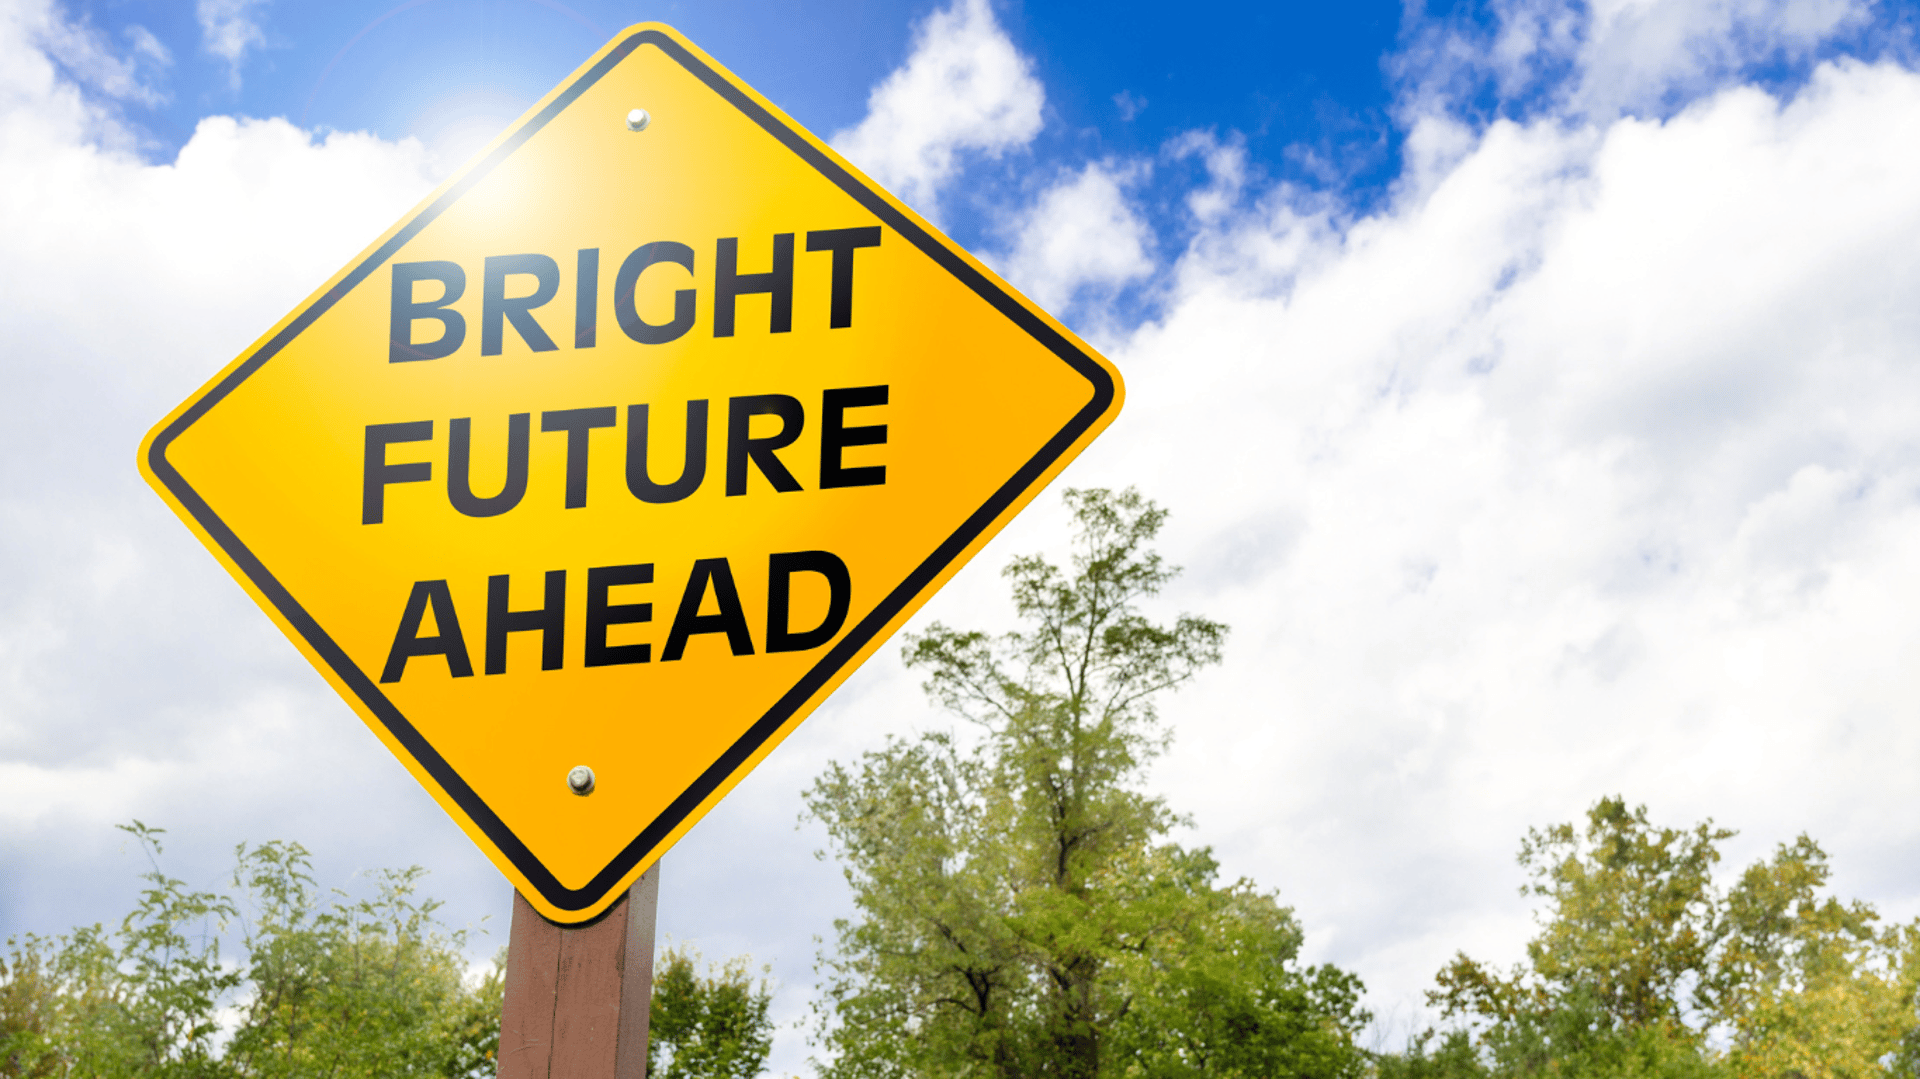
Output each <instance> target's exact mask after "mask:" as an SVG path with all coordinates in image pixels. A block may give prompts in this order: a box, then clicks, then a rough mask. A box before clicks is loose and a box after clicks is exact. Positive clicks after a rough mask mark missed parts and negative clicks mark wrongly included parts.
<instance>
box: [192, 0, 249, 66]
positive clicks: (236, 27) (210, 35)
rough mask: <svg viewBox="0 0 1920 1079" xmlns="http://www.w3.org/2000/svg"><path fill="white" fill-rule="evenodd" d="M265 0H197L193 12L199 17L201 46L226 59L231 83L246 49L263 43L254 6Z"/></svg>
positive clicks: (244, 56)
mask: <svg viewBox="0 0 1920 1079" xmlns="http://www.w3.org/2000/svg"><path fill="white" fill-rule="evenodd" d="M265 6H266V0H198V2H197V3H196V4H195V5H194V9H193V13H194V15H195V17H196V18H198V19H199V20H200V41H201V46H202V47H203V48H205V49H206V50H207V51H208V52H209V53H211V54H213V55H214V56H218V57H219V58H220V59H222V60H225V61H226V62H227V72H228V76H229V78H230V79H231V80H232V82H233V85H234V86H236V87H237V86H239V85H240V62H241V61H242V60H244V59H246V56H247V50H249V49H252V48H254V47H255V46H257V45H265V44H266V43H267V35H266V31H265V30H264V29H263V28H262V27H261V25H260V21H259V19H258V18H257V15H256V12H257V9H259V8H262V7H265Z"/></svg>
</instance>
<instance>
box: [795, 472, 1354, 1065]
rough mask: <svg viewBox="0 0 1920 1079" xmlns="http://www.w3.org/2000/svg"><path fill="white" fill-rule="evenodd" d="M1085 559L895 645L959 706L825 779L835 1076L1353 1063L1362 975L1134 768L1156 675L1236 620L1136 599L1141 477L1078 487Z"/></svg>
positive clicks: (1169, 683)
mask: <svg viewBox="0 0 1920 1079" xmlns="http://www.w3.org/2000/svg"><path fill="white" fill-rule="evenodd" d="M1067 503H1068V506H1069V508H1070V509H1071V511H1072V515H1073V518H1074V522H1075V525H1076V533H1077V534H1076V536H1075V541H1074V548H1073V554H1072V565H1071V572H1066V571H1063V570H1061V569H1060V568H1058V567H1056V566H1054V565H1052V564H1050V563H1048V562H1047V561H1045V560H1044V559H1042V558H1039V557H1023V558H1017V559H1015V560H1014V561H1013V562H1012V564H1010V565H1009V566H1008V567H1007V569H1006V572H1005V575H1006V577H1007V579H1008V580H1009V581H1010V583H1011V585H1012V592H1013V601H1014V606H1015V610H1016V612H1017V613H1018V615H1019V617H1020V619H1021V620H1022V622H1023V624H1024V625H1023V628H1022V629H1020V630H1018V631H1015V632H1011V633H1006V634H1003V635H1000V636H989V635H987V634H984V633H980V632H963V631H957V630H953V629H949V628H947V627H945V626H942V625H937V624H936V625H934V626H932V627H930V628H929V629H928V630H927V631H926V632H925V633H922V634H918V635H915V636H912V637H909V638H908V640H907V647H906V660H907V663H908V664H909V666H911V667H914V668H917V669H919V670H922V671H924V672H926V675H927V682H926V688H927V690H928V692H929V693H930V694H931V695H932V696H933V697H934V698H935V699H936V700H937V701H939V702H940V703H941V704H943V705H945V706H946V707H947V708H948V709H950V710H951V711H953V712H954V713H956V714H957V715H959V716H961V717H963V718H964V719H966V720H968V721H970V727H968V728H965V731H966V734H967V736H966V737H962V736H959V735H956V734H955V733H952V732H939V731H936V732H929V733H926V734H923V735H921V736H919V737H917V738H913V739H908V740H899V739H890V740H889V741H888V742H887V744H886V745H885V746H884V747H883V748H881V749H879V750H876V751H873V752H869V753H867V754H865V755H863V756H862V757H861V758H860V760H859V761H858V762H857V763H855V764H854V765H852V766H845V765H840V764H835V765H833V766H831V767H830V768H829V769H828V770H827V771H826V772H825V773H824V774H823V775H822V776H820V777H819V779H818V780H817V781H816V782H815V784H814V786H813V787H812V788H811V789H810V791H809V793H808V795H807V806H808V811H809V812H810V814H811V815H812V816H813V817H815V818H816V819H818V820H820V821H822V822H823V823H824V824H825V825H826V827H827V831H828V834H829V836H830V839H831V843H832V847H833V850H834V853H835V854H837V855H838V857H839V858H840V860H841V861H842V863H843V865H844V871H845V874H846V878H847V880H848V882H849V883H850V884H851V886H852V888H853V893H854V902H855V904H856V907H857V909H858V917H856V918H853V919H849V920H844V921H841V922H840V923H838V926H837V929H838V932H837V940H836V947H835V948H834V950H833V951H832V952H830V953H828V954H824V955H823V956H822V968H823V971H824V973H825V974H826V976H827V978H826V985H825V1001H824V1004H823V1006H822V1015H821V1025H820V1030H819V1041H818V1043H819V1044H821V1045H822V1046H823V1047H824V1048H825V1049H827V1050H828V1051H829V1053H830V1054H831V1056H832V1059H831V1062H830V1063H828V1064H827V1065H826V1066H825V1071H826V1073H827V1074H828V1075H831V1076H844V1077H849V1079H851V1077H868V1076H873V1077H879V1076H906V1075H913V1076H957V1075H962V1074H965V1075H989V1076H1063V1077H1073V1079H1094V1077H1099V1076H1118V1075H1140V1076H1185V1075H1200V1074H1208V1075H1263V1076H1264V1075H1276V1074H1283V1075H1299V1076H1336V1075H1344V1074H1352V1073H1354V1072H1355V1071H1356V1070H1357V1069H1358V1067H1359V1063H1360V1060H1361V1057H1360V1055H1359V1054H1358V1053H1357V1051H1356V1050H1355V1049H1354V1048H1353V1044H1352V1037H1353V1033H1354V1031H1355V1029H1356V1028H1357V1027H1358V1026H1359V1025H1361V1024H1362V1023H1364V1021H1365V1017H1364V1015H1363V1013H1361V1012H1360V1010H1359V1008H1358V1003H1357V1002H1358V995H1359V983H1358V981H1357V980H1356V979H1354V978H1352V977H1351V976H1350V975H1346V974H1344V973H1342V972H1339V971H1336V970H1333V969H1331V968H1317V969H1301V968H1300V967H1298V966H1297V965H1296V964H1295V963H1294V958H1295V956H1296V954H1297V952H1298V949H1299V945H1300V936H1301V934H1300V929H1299V926H1298V924H1297V923H1296V922H1295V920H1294V918H1293V916H1292V913H1291V912H1290V911H1289V910H1287V909H1286V908H1283V907H1281V906H1280V905H1279V904H1278V903H1277V902H1276V901H1275V899H1274V897H1273V895H1272V894H1270V893H1266V892H1262V891H1259V890H1258V889H1256V888H1255V887H1254V886H1253V885H1252V884H1250V883H1249V882H1246V881H1239V882H1237V883H1234V884H1232V885H1228V886H1224V887H1223V886H1221V885H1219V884H1218V883H1216V878H1217V873H1218V867H1217V865H1216V863H1215V862H1214V860H1213V858H1212V856H1211V854H1210V853H1209V852H1208V851H1206V850H1204V849H1200V850H1189V849H1185V848H1182V847H1181V846H1179V845H1178V844H1175V843H1172V842H1169V841H1168V840H1167V835H1168V833H1169V831H1170V830H1171V829H1172V828H1173V827H1174V826H1175V825H1176V824H1177V823H1179V822H1180V819H1179V818H1178V817H1176V816H1175V815H1174V814H1173V813H1172V812H1171V811H1170V810H1169V809H1168V807H1167V806H1166V804H1165V803H1164V802H1163V801H1162V800H1161V799H1159V798H1156V797H1153V796H1150V795H1148V794H1146V793H1144V792H1142V791H1141V790H1140V789H1139V781H1140V779H1141V776H1142V771H1143V769H1144V767H1145V766H1146V765H1147V764H1148V763H1149V762H1150V761H1151V760H1152V758H1153V757H1154V756H1155V755H1156V754H1158V753H1159V752H1160V751H1161V750H1162V749H1163V748H1164V747H1165V745H1166V741H1167V737H1168V735H1167V732H1166V731H1165V729H1164V728H1163V727H1162V725H1161V724H1160V723H1159V722H1158V719H1157V715H1156V712H1155V703H1156V700H1157V698H1158V697H1159V695H1161V694H1162V693H1164V692H1166V691H1169V690H1172V689H1174V688H1175V687H1177V686H1179V685H1180V684H1182V683H1183V682H1186V681H1187V680H1188V679H1190V678H1192V677H1193V676H1194V675H1195V674H1196V673H1197V672H1198V671H1199V670H1201V669H1202V668H1204V667H1206V666H1208V665H1211V664H1214V663H1217V662H1218V661H1219V659H1220V654H1221V648H1222V644H1223V642H1224V641H1225V638H1226V632H1227V631H1226V627H1225V626H1222V625H1221V624H1219V623H1217V622H1212V621H1209V620H1207V619H1204V618H1198V617H1194V616H1190V615H1183V616H1180V617H1179V618H1177V619H1176V620H1174V621H1173V622H1172V623H1170V624H1161V623H1155V622H1153V621H1151V620H1149V619H1148V618H1147V617H1145V616H1144V615H1143V614H1141V613H1140V611H1139V610H1138V605H1139V604H1140V603H1141V602H1142V601H1144V600H1146V599H1148V598H1150V597H1152V596H1154V595H1155V594H1156V593H1158V592H1159V591H1160V590H1161V589H1162V588H1163V587H1164V586H1165V585H1166V584H1167V583H1168V581H1170V580H1171V579H1172V578H1173V576H1174V574H1175V573H1176V572H1177V571H1176V570H1175V569H1174V568H1173V567H1170V566H1168V565H1166V564H1165V563H1164V562H1163V560H1162V559H1161V557H1160V556H1159V555H1158V554H1157V553H1155V552H1154V551H1153V550H1152V549H1151V547H1150V544H1151V542H1152V540H1153V538H1154V536H1155V535H1156V534H1157V533H1158V531H1159V529H1160V527H1161V525H1162V523H1163V521H1164V520H1165V517H1166V514H1165V511H1163V510H1161V509H1159V508H1158V507H1156V506H1154V505H1153V504H1152V503H1150V502H1148V501H1147V500H1145V499H1144V498H1142V497H1141V496H1140V495H1139V494H1138V493H1137V492H1135V491H1132V490H1128V491H1125V492H1122V493H1118V494H1115V493H1112V492H1108V491H1101V490H1092V491H1070V492H1068V494H1067Z"/></svg>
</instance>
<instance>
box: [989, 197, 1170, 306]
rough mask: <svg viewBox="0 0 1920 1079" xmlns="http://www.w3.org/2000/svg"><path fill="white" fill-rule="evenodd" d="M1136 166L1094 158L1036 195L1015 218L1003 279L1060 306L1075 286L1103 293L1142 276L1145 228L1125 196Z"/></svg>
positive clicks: (1147, 267) (1148, 240)
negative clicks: (1010, 248) (1012, 238)
mask: <svg viewBox="0 0 1920 1079" xmlns="http://www.w3.org/2000/svg"><path fill="white" fill-rule="evenodd" d="M1139 171H1140V169H1139V167H1135V168H1132V169H1125V168H1116V167H1114V166H1112V165H1109V164H1103V163H1098V162H1096V163H1093V164H1089V165H1087V166H1086V167H1085V168H1083V169H1081V170H1080V171H1079V172H1077V173H1075V174H1073V175H1070V176H1067V177H1064V178H1063V179H1061V180H1060V182H1058V183H1056V184H1054V185H1053V186H1052V187H1050V188H1048V189H1047V190H1046V191H1045V192H1043V193H1042V194H1041V195H1040V197H1039V198H1038V199H1036V200H1035V201H1034V203H1033V204H1032V205H1031V206H1029V207H1028V208H1027V210H1026V212H1025V213H1024V215H1022V217H1021V218H1020V219H1019V223H1018V226H1017V229H1016V231H1015V234H1014V241H1013V250H1012V252H1011V254H1009V255H1008V257H1007V259H1006V273H1007V277H1008V279H1009V280H1011V281H1012V282H1013V283H1014V284H1015V285H1017V286H1019V287H1020V288H1021V289H1022V290H1023V291H1025V292H1026V293H1027V294H1028V295H1029V296H1032V297H1033V298H1034V299H1035V300H1036V301H1037V302H1038V303H1039V304H1040V305H1041V306H1043V307H1048V308H1064V307H1066V306H1067V305H1068V304H1070V303H1072V302H1073V299H1074V297H1075V296H1076V295H1077V294H1078V293H1079V292H1080V291H1081V290H1082V289H1086V288H1092V289H1096V290H1106V291H1111V290H1112V289H1115V288H1117V287H1119V286H1122V285H1125V284H1127V283H1129V282H1132V281H1137V280H1139V279H1140V278H1142V277H1144V276H1146V275H1147V274H1148V273H1150V272H1151V271H1152V270H1153V259H1152V257H1151V256H1150V255H1149V254H1148V248H1149V246H1150V245H1151V244H1152V239H1153V237H1152V233H1151V231H1150V230H1149V229H1148V227H1147V223H1146V221H1145V220H1144V219H1142V217H1141V216H1140V214H1139V213H1138V212H1137V211H1136V210H1135V209H1134V207H1133V206H1132V205H1130V204H1129V202H1128V199H1127V194H1126V186H1127V184H1128V183H1129V182H1130V181H1132V180H1133V179H1134V178H1135V176H1136V175H1137V173H1138V172H1139Z"/></svg>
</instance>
